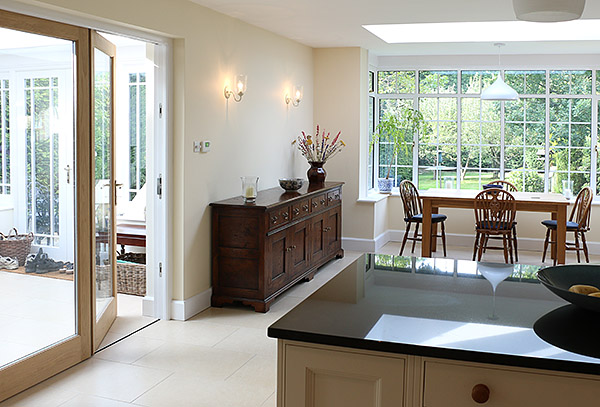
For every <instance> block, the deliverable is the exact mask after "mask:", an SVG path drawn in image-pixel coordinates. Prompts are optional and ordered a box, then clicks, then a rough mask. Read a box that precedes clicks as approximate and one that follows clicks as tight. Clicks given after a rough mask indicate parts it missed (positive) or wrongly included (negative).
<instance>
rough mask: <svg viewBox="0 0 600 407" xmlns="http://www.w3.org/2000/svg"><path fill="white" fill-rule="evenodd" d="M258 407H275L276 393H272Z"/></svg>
mask: <svg viewBox="0 0 600 407" xmlns="http://www.w3.org/2000/svg"><path fill="white" fill-rule="evenodd" d="M260 407H277V393H273V394H272V395H271V397H269V398H268V399H267V401H265V402H264V403H263V404H262V406H260Z"/></svg>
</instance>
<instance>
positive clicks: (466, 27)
mask: <svg viewBox="0 0 600 407" xmlns="http://www.w3.org/2000/svg"><path fill="white" fill-rule="evenodd" d="M599 22H600V20H574V21H565V22H560V23H532V22H527V21H492V22H465V23H424V24H377V25H363V27H364V28H365V29H367V30H368V31H370V32H371V33H373V34H374V35H376V36H377V37H379V38H381V39H382V40H383V41H385V42H387V43H388V44H401V43H435V42H438V43H440V42H442V43H449V42H453V43H461V42H525V41H594V40H600V30H598V24H599Z"/></svg>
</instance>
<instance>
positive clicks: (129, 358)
mask: <svg viewBox="0 0 600 407" xmlns="http://www.w3.org/2000/svg"><path fill="white" fill-rule="evenodd" d="M164 343H165V342H164V341H160V340H157V339H149V338H144V337H142V336H137V335H132V336H130V337H128V338H125V339H123V340H121V341H119V342H117V343H114V344H113V345H111V346H109V347H108V348H106V349H104V350H102V351H100V352H98V353H96V354H95V355H94V358H97V359H102V360H112V361H114V362H121V363H133V362H135V361H136V360H138V359H140V358H141V357H143V356H145V355H147V354H148V353H150V352H152V351H153V350H155V349H157V348H159V347H160V346H161V345H163V344H164Z"/></svg>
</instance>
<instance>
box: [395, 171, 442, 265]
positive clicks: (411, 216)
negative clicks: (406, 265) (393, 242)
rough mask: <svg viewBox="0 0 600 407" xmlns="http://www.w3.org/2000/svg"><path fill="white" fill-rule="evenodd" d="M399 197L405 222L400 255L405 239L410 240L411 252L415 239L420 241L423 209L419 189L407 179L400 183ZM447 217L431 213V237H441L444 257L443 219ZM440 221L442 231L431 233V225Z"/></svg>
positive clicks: (413, 250)
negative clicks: (413, 226)
mask: <svg viewBox="0 0 600 407" xmlns="http://www.w3.org/2000/svg"><path fill="white" fill-rule="evenodd" d="M399 189H400V197H401V198H402V204H403V206H404V222H406V230H405V232H404V238H403V239H402V246H401V247H400V256H402V252H403V251H404V246H405V245H406V241H407V240H412V242H413V244H412V250H411V253H414V252H415V244H416V242H417V241H422V240H423V239H422V235H421V234H419V225H420V224H421V223H423V209H422V207H421V200H420V199H419V191H418V190H417V187H415V184H413V183H412V182H410V181H408V180H404V181H402V182H401V183H400V188H399ZM446 219H447V216H446V215H441V214H438V213H434V214H432V215H431V231H429V233H431V237H432V238H433V239H435V238H438V237H441V238H442V245H443V247H444V257H446V227H445V226H444V221H445V220H446ZM413 223H414V224H415V225H416V227H415V232H414V235H413V237H409V234H410V228H411V225H412V224H413ZM437 223H441V224H442V232H441V234H440V235H437V234H435V235H434V234H433V225H435V224H437Z"/></svg>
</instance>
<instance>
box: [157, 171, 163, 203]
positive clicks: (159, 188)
mask: <svg viewBox="0 0 600 407" xmlns="http://www.w3.org/2000/svg"><path fill="white" fill-rule="evenodd" d="M162 182H163V181H162V174H159V176H158V178H157V179H156V195H158V199H162V193H163V185H162Z"/></svg>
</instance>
